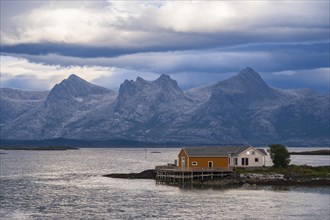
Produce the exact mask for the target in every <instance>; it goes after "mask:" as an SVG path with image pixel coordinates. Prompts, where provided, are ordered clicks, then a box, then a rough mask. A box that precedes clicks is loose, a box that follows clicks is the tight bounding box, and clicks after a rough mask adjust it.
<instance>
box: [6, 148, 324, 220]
mask: <svg viewBox="0 0 330 220" xmlns="http://www.w3.org/2000/svg"><path fill="white" fill-rule="evenodd" d="M153 151H157V152H161V153H152V152H153ZM1 152H4V153H5V154H1V155H0V159H1V160H0V165H1V166H0V170H1V173H0V174H1V175H0V177H1V191H0V204H1V206H0V219H1V220H2V219H308V220H310V219H330V217H329V216H330V187H323V188H304V187H300V188H295V187H290V188H286V189H283V188H282V189H276V188H272V187H260V188H259V187H258V188H256V189H225V190H219V189H180V188H177V187H171V186H166V185H157V184H156V183H155V181H153V180H127V179H111V178H106V177H102V175H103V174H107V173H113V172H140V171H142V170H144V169H149V168H153V167H154V166H155V165H159V164H166V163H169V162H172V161H173V160H174V159H176V157H177V154H178V153H179V149H147V151H145V149H143V148H140V149H81V150H77V151H1ZM311 158H312V159H311ZM292 159H293V162H294V163H296V164H309V163H311V165H329V162H330V157H329V156H321V157H315V156H312V157H310V156H295V157H294V158H292ZM308 161H310V162H308ZM268 163H269V162H268Z"/></svg>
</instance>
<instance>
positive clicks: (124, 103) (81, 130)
mask: <svg viewBox="0 0 330 220" xmlns="http://www.w3.org/2000/svg"><path fill="white" fill-rule="evenodd" d="M0 97H1V103H0V114H1V115H0V128H1V133H0V138H1V140H2V142H3V143H4V142H5V141H22V140H32V141H40V140H46V139H47V140H52V139H54V140H56V139H61V140H63V139H66V140H71V141H72V140H77V141H80V142H81V141H88V142H93V141H95V142H102V141H110V142H111V141H118V140H125V141H128V142H129V143H131V142H132V141H133V142H134V141H136V142H142V143H143V142H148V143H160V144H161V143H163V144H164V143H178V144H187V145H201V144H203V145H225V144H229V145H246V144H252V145H266V144H271V143H282V144H286V145H290V146H329V145H330V137H329V136H330V135H329V134H330V116H329V109H330V108H329V107H330V106H329V100H330V99H329V98H330V94H329V93H328V94H320V93H317V92H314V91H311V90H284V89H278V88H273V87H270V86H269V85H267V84H266V83H265V82H264V81H263V79H262V78H261V77H260V75H259V74H258V73H257V72H255V71H254V70H253V69H252V68H249V67H247V68H245V69H243V70H241V71H240V72H239V73H238V74H237V75H236V76H233V77H231V78H229V79H226V80H224V81H219V82H217V83H216V84H213V85H209V86H205V87H199V88H193V89H189V90H185V91H183V90H182V89H181V88H180V87H179V86H178V84H177V82H176V81H175V80H173V79H171V78H170V77H169V76H168V75H161V76H160V77H159V78H158V79H157V80H154V81H147V80H144V79H142V78H140V77H138V78H137V79H136V80H135V81H133V80H125V81H124V82H123V83H122V84H121V86H120V89H119V91H118V92H115V91H112V90H109V89H106V88H103V87H100V86H97V85H94V84H92V83H89V82H87V81H85V80H83V79H81V78H80V77H78V76H76V75H71V76H70V77H69V78H68V79H65V80H63V81H62V82H61V83H59V84H57V85H55V86H54V87H53V88H52V89H51V91H43V92H31V91H21V90H16V89H10V88H1V89H0Z"/></svg>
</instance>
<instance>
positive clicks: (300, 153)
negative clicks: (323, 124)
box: [290, 150, 330, 155]
mask: <svg viewBox="0 0 330 220" xmlns="http://www.w3.org/2000/svg"><path fill="white" fill-rule="evenodd" d="M290 155H330V150H314V151H301V152H294V151H293V152H290Z"/></svg>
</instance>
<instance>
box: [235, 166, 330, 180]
mask: <svg viewBox="0 0 330 220" xmlns="http://www.w3.org/2000/svg"><path fill="white" fill-rule="evenodd" d="M236 172H237V173H238V174H240V173H261V174H274V173H278V174H283V175H284V176H286V177H295V178H299V177H330V166H318V167H312V166H307V165H301V166H298V165H289V166H287V167H286V168H284V167H263V168H260V169H254V170H251V169H244V168H237V169H236Z"/></svg>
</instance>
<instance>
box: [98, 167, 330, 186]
mask: <svg viewBox="0 0 330 220" xmlns="http://www.w3.org/2000/svg"><path fill="white" fill-rule="evenodd" d="M103 176H104V177H111V178H124V179H156V171H155V170H154V169H150V170H145V171H143V172H141V173H113V174H106V175H103ZM187 184H192V185H194V186H212V187H230V186H233V187H240V186H243V187H244V186H253V185H256V186H257V185H264V186H265V185H269V186H327V187H330V176H328V177H302V176H295V177H294V176H287V175H284V174H280V173H241V174H236V175H234V176H232V177H224V178H221V179H213V180H194V181H193V182H187Z"/></svg>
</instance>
